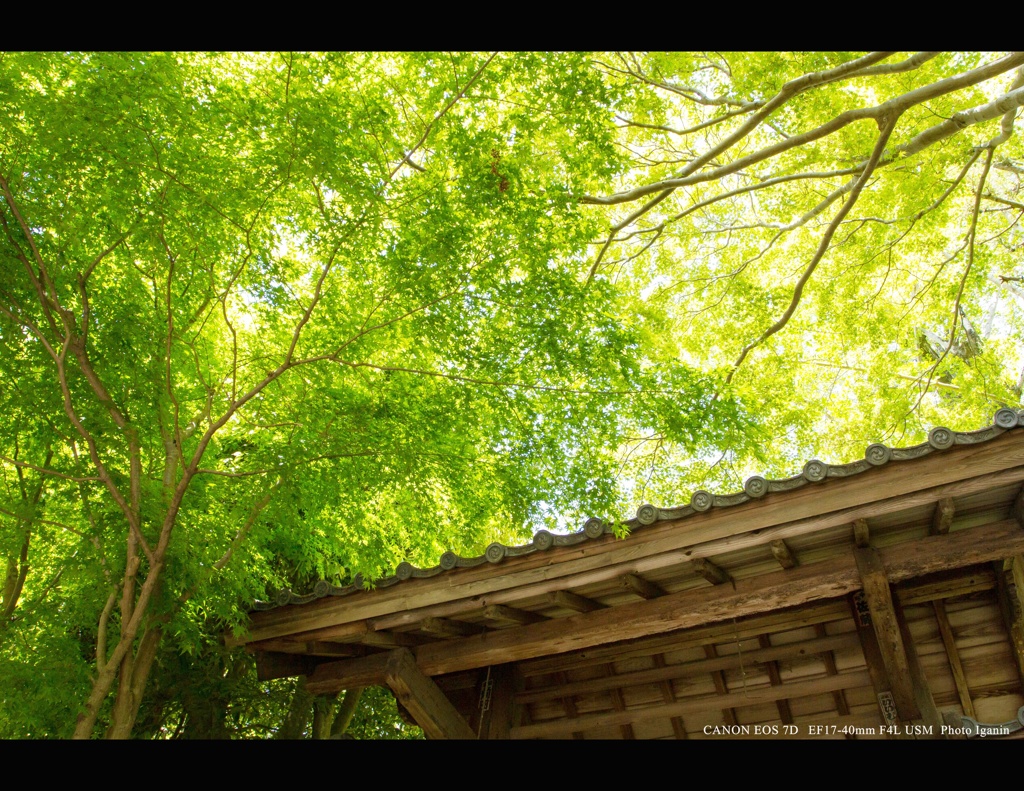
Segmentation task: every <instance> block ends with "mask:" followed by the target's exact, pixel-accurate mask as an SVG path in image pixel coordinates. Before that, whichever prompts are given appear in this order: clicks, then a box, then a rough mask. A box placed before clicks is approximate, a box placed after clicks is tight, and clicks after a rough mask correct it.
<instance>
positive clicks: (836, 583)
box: [311, 520, 1024, 691]
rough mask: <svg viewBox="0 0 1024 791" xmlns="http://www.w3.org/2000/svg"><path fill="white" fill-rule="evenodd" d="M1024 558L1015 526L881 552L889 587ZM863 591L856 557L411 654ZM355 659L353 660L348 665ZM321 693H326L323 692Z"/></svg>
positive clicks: (714, 617)
mask: <svg viewBox="0 0 1024 791" xmlns="http://www.w3.org/2000/svg"><path fill="white" fill-rule="evenodd" d="M1017 553H1024V530H1022V529H1021V527H1020V525H1019V524H1018V523H1017V522H1016V521H1015V520H1011V521H1008V522H996V523H993V524H990V525H986V526H984V527H978V528H973V529H970V530H962V531H958V532H955V533H950V534H949V535H947V536H934V537H931V538H926V539H922V540H920V541H917V542H912V543H910V544H907V545H897V546H894V547H890V548H886V549H884V550H880V561H881V563H882V566H883V568H884V570H885V572H886V576H887V578H888V580H890V581H901V580H905V579H910V578H913V577H918V576H922V575H924V574H929V573H932V572H936V571H942V570H945V569H952V568H959V567H962V566H965V565H972V564H975V563H979V562H986V561H991V560H992V559H994V558H996V557H1002V556H1005V555H1006V554H1017ZM860 587H862V583H861V578H860V574H859V573H858V569H857V565H856V562H855V559H854V558H853V557H850V556H849V555H842V556H839V557H835V558H833V559H831V560H826V561H822V562H819V563H814V564H809V565H803V566H800V567H798V568H795V569H789V570H786V571H779V572H775V573H772V574H766V575H764V576H761V577H755V578H748V579H741V580H736V581H735V583H734V585H719V586H713V587H707V588H698V589H693V590H687V591H682V592H679V593H673V594H668V595H666V596H662V597H660V598H657V599H652V600H649V601H641V602H636V603H630V604H623V605H620V606H618V607H613V608H608V609H604V610H598V611H595V612H590V613H581V614H578V615H574V616H570V617H568V618H557V619H553V620H547V621H545V622H542V623H536V624H531V625H527V626H521V627H519V628H514V629H504V630H498V631H495V632H491V633H489V634H482V635H477V636H475V637H470V638H463V639H458V640H450V641H444V642H443V643H435V644H427V645H423V646H420V647H418V648H416V649H415V652H416V658H417V662H418V663H419V665H420V667H421V668H423V669H424V672H426V673H428V674H429V675H435V674H438V673H449V672H456V671H458V670H463V669H470V668H472V667H485V666H487V665H491V664H496V663H500V662H507V661H519V660H522V659H527V658H531V657H537V656H543V655H546V654H557V653H564V652H566V651H572V650H575V649H579V648H586V647H589V646H597V645H602V644H604V643H607V642H613V641H616V640H629V639H635V638H638V637H646V636H649V635H654V634H658V633H663V632H668V631H673V630H676V629H680V628H685V627H689V626H697V625H700V624H706V623H713V622H716V621H723V620H731V619H733V618H738V617H742V616H745V615H753V614H756V613H764V612H770V611H772V610H776V609H780V608H783V607H792V606H796V605H800V604H805V603H808V602H811V601H815V600H818V599H824V598H832V597H836V596H842V595H844V594H846V593H849V592H852V591H854V590H856V589H858V588H860ZM348 661H358V660H348ZM345 673H346V662H345V661H343V662H339V663H328V664H325V665H321V666H319V667H318V668H317V670H316V671H315V672H314V674H313V676H312V677H311V682H321V681H322V682H323V683H324V684H326V685H327V688H329V687H330V686H331V684H337V683H341V686H339V687H338V688H339V689H341V688H344V683H343V681H344V675H345ZM325 691H326V690H325Z"/></svg>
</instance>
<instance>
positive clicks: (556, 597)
mask: <svg viewBox="0 0 1024 791" xmlns="http://www.w3.org/2000/svg"><path fill="white" fill-rule="evenodd" d="M548 601H550V602H551V603H552V604H557V605H558V606H559V607H564V608H565V609H567V610H575V611H576V612H593V611H594V610H603V609H604V608H605V607H607V606H608V605H607V604H601V602H599V601H595V600H594V599H588V598H587V597H586V596H580V595H579V594H578V593H573V592H572V591H552V592H551V593H549V594H548Z"/></svg>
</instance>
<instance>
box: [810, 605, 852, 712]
mask: <svg viewBox="0 0 1024 791" xmlns="http://www.w3.org/2000/svg"><path fill="white" fill-rule="evenodd" d="M814 634H815V635H817V637H818V640H827V639H828V631H827V630H826V629H825V624H823V623H817V624H815V625H814ZM843 637H849V638H853V640H854V641H855V644H856V645H860V638H859V637H857V635H856V634H851V635H843ZM833 650H834V649H832V648H826V649H824V650H822V651H821V658H822V660H823V661H824V662H825V672H826V673H828V675H830V676H837V675H839V670H838V668H836V657H835V654H834V653H833ZM832 702H833V703H834V704H835V707H836V712H837V713H838V714H839V715H840V716H846V715H847V714H849V713H850V706H849V705H848V704H847V702H846V694H845V693H844V692H843V690H841V689H837V690H836V691H835V692H833V693H832Z"/></svg>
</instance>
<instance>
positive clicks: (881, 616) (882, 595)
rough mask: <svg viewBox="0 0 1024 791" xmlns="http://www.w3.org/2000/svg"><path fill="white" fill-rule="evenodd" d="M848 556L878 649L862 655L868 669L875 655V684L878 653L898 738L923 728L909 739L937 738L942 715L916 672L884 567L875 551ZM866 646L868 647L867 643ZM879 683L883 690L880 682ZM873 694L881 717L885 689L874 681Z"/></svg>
mask: <svg viewBox="0 0 1024 791" xmlns="http://www.w3.org/2000/svg"><path fill="white" fill-rule="evenodd" d="M853 552H854V556H855V558H856V560H857V569H858V571H859V572H860V577H861V583H862V584H863V586H864V588H863V596H864V601H865V603H866V605H867V610H868V613H869V616H870V620H871V627H872V630H873V632H874V637H875V645H876V647H877V648H876V649H872V648H869V646H868V645H865V651H864V655H865V659H867V660H868V666H869V670H870V668H871V664H872V657H870V656H869V653H874V654H875V657H874V662H875V664H876V668H875V670H874V671H873V672H872V681H875V677H876V675H881V670H880V669H879V668H878V667H877V655H878V654H880V655H881V660H882V662H881V664H882V666H883V668H884V675H885V677H886V680H887V681H888V686H889V689H890V692H891V696H892V702H893V703H894V705H895V708H896V712H897V715H898V718H899V721H900V724H901V725H902V726H903V728H902V735H908V732H907V729H906V726H908V725H920V726H925V727H924V728H923V729H922V730H920V731H911V732H910V735H914V736H924V737H927V736H932V737H939V736H940V735H941V733H942V725H943V721H942V717H941V716H940V714H939V711H938V709H937V708H936V706H935V700H934V698H933V697H932V693H931V690H930V689H929V687H928V681H927V679H926V678H925V675H924V671H923V670H922V669H921V663H920V661H919V660H918V656H917V648H916V647H915V645H914V640H913V637H912V636H911V634H910V629H909V627H908V626H907V621H906V618H905V617H904V615H903V608H902V607H901V606H900V604H899V602H898V601H895V600H894V599H893V596H892V591H891V590H890V587H889V579H888V577H887V575H886V572H885V567H884V566H883V565H882V561H881V559H880V558H879V556H878V552H877V551H876V550H875V549H872V548H870V547H857V548H855V549H854V550H853ZM863 632H864V630H861V635H862V637H863V636H864V634H863ZM867 642H869V643H870V640H869V641H867ZM880 683H881V685H882V686H884V682H880ZM876 693H877V694H878V695H879V705H880V706H882V708H883V715H884V714H885V704H886V702H887V701H886V697H885V695H884V690H880V689H879V684H878V683H876ZM887 724H888V723H887Z"/></svg>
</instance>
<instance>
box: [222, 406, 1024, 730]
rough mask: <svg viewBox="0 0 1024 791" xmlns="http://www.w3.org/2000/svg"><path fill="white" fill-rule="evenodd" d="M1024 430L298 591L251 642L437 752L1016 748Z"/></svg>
mask: <svg viewBox="0 0 1024 791" xmlns="http://www.w3.org/2000/svg"><path fill="white" fill-rule="evenodd" d="M1021 423H1022V418H1021V416H1020V415H1019V414H1018V413H1017V412H1016V411H1014V410H1011V409H1002V410H1000V411H999V412H997V413H996V416H995V420H994V422H993V424H992V425H991V426H989V427H987V428H984V429H981V430H979V431H973V432H955V431H951V430H948V429H945V428H937V429H933V430H932V432H931V433H930V434H929V440H928V442H926V443H922V444H921V445H917V446H914V447H912V448H902V449H901V448H888V447H886V446H883V445H872V446H870V447H869V448H868V450H867V453H866V454H865V458H864V459H862V460H860V461H858V462H853V463H851V464H845V465H835V466H830V465H827V464H824V463H822V462H819V461H816V460H812V461H810V462H808V463H807V464H806V465H805V466H804V469H803V471H802V472H801V473H800V474H799V475H796V476H793V477H792V478H787V479H784V480H781V481H769V480H766V479H764V478H760V477H758V476H755V477H754V478H751V479H749V480H748V481H747V482H746V485H745V486H744V491H743V492H738V493H735V494H730V495H712V494H710V493H707V492H697V493H696V494H695V495H694V496H693V498H692V499H691V502H690V504H689V505H687V506H683V507H679V508H671V509H659V508H656V507H654V506H651V505H644V506H642V507H641V508H640V509H639V511H638V514H637V517H636V518H635V519H633V520H630V522H629V526H630V528H631V532H630V534H629V535H628V536H627V537H626V538H625V539H616V538H615V537H614V536H612V535H611V533H610V529H609V527H608V526H607V525H605V524H603V523H601V522H600V521H599V520H590V521H589V522H588V523H587V524H586V525H585V527H584V529H583V530H581V531H580V532H579V533H577V534H574V535H570V536H555V535H552V534H550V533H546V532H544V531H541V532H540V533H538V534H537V536H535V538H534V541H533V543H532V544H530V545H527V546H523V547H504V546H502V545H499V544H492V545H491V546H490V547H488V548H487V551H486V552H485V553H484V555H482V556H480V557H477V558H459V557H457V556H455V555H454V554H452V553H446V554H445V555H444V556H443V557H442V559H441V562H440V563H439V564H438V565H437V566H435V567H433V568H430V569H417V568H414V567H412V566H410V565H409V564H402V565H401V566H399V568H398V570H397V571H396V574H395V575H394V576H392V577H389V578H387V579H384V580H378V581H377V582H376V583H375V584H374V586H373V589H372V590H364V589H363V586H362V585H361V584H356V585H353V586H348V587H346V588H336V587H333V586H331V585H329V584H326V583H321V584H319V585H318V586H317V588H316V589H315V590H314V591H313V593H311V594H308V595H306V596H296V595H294V594H291V593H290V592H284V593H282V595H281V597H280V599H279V601H277V602H276V603H268V604H267V605H263V606H264V609H261V610H258V611H256V612H254V613H253V614H252V619H251V625H250V629H249V632H248V633H247V634H246V635H245V636H244V637H243V638H241V639H237V640H235V642H238V643H244V644H245V645H246V646H247V648H248V649H249V650H250V651H253V652H254V653H255V654H256V655H257V659H258V667H259V669H260V674H261V677H263V678H274V677H281V676H288V675H305V676H306V686H307V689H309V690H310V691H312V692H314V693H318V694H320V693H328V692H336V691H338V690H341V689H346V688H349V687H354V686H367V685H373V684H382V685H385V686H387V687H389V688H390V689H391V690H392V691H393V692H394V693H395V695H396V697H397V698H398V700H399V702H400V703H402V704H403V707H404V708H405V709H406V710H407V712H408V713H409V714H410V715H411V716H412V717H413V718H414V719H415V720H416V721H417V722H418V723H419V724H420V725H421V726H422V727H423V728H424V730H425V732H426V733H427V735H428V736H432V737H457V738H472V737H475V736H479V737H484V738H504V737H512V738H570V737H577V738H583V737H586V738H590V737H594V738H702V737H708V736H711V737H715V736H732V735H736V734H739V735H744V736H756V735H766V736H769V737H776V738H781V737H783V736H785V735H790V734H792V735H797V736H802V737H808V736H811V737H823V736H832V737H839V738H842V737H844V736H846V737H851V736H853V737H857V738H865V737H888V738H909V737H922V736H923V737H932V738H939V737H949V738H959V737H964V736H970V735H972V734H975V733H977V726H976V725H975V723H978V722H980V723H983V724H984V723H990V724H997V725H998V724H1004V723H1009V724H1011V725H1012V724H1013V723H1019V725H1020V726H1021V727H1020V729H1017V728H1010V727H1007V728H1006V729H1005V730H1006V733H1005V734H1003V732H1002V731H1000V732H999V733H1000V734H1003V735H1004V736H1005V737H1006V738H1016V737H1017V736H1021V735H1024V720H1020V717H1024V624H1022V617H1021V612H1022V609H1024V607H1022V603H1021V599H1022V594H1024V528H1022V526H1021V519H1022V516H1024V500H1022V494H1021V490H1022V485H1024V430H1021V429H1020V428H1018V426H1019V425H1020V424H1021ZM972 729H973V730H972Z"/></svg>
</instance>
